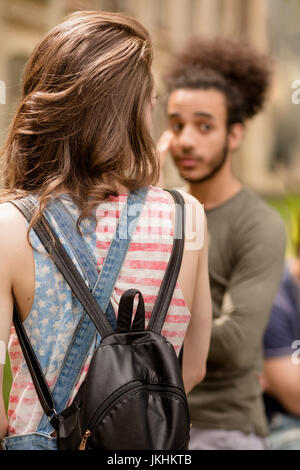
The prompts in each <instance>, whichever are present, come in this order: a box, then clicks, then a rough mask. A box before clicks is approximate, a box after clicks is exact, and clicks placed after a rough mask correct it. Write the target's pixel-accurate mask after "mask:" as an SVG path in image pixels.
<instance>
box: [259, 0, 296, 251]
mask: <svg viewBox="0 0 300 470" xmlns="http://www.w3.org/2000/svg"><path fill="white" fill-rule="evenodd" d="M299 1H300V0H299ZM266 200H267V202H268V203H269V204H270V205H271V206H272V207H274V209H276V210H277V211H278V212H279V214H280V215H281V217H282V218H283V220H284V222H285V225H286V229H287V250H286V255H287V256H288V257H291V256H297V255H298V254H299V248H300V195H298V194H293V193H290V194H288V195H287V196H286V197H285V198H267V199H266Z"/></svg>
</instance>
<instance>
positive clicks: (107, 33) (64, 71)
mask: <svg viewBox="0 0 300 470" xmlns="http://www.w3.org/2000/svg"><path fill="white" fill-rule="evenodd" d="M151 63H152V46H151V40H150V37H149V34H148V32H147V31H146V30H145V28H144V27H143V26H142V25H141V24H140V23H139V22H137V21H136V20H134V19H132V18H130V17H128V16H126V15H124V14H118V13H108V12H99V11H84V12H76V13H73V14H72V15H70V16H69V17H68V18H67V19H66V20H65V21H64V22H63V23H61V24H59V25H58V26H56V27H55V28H54V29H52V30H51V31H50V32H49V33H48V34H47V35H46V37H45V38H44V39H43V40H42V41H41V42H40V43H39V44H38V45H37V47H36V48H35V50H34V51H33V54H32V55H31V57H30V59H29V61H28V63H27V65H26V68H25V72H24V76H23V82H22V95H21V100H20V103H19V105H18V108H17V111H16V113H15V116H14V119H13V121H12V124H11V127H10V131H9V135H8V138H7V141H6V143H5V146H4V148H3V150H2V154H3V155H4V187H5V188H6V194H9V195H10V197H11V196H12V197H21V196H24V195H27V194H33V195H36V196H37V197H38V199H39V202H40V204H39V211H38V212H37V214H36V216H35V217H34V219H33V222H32V224H31V226H32V225H33V224H34V223H35V222H36V220H37V218H38V217H39V216H40V214H41V213H42V212H43V210H44V208H45V206H46V204H47V202H48V200H49V199H50V198H51V197H53V196H55V195H57V194H59V193H61V192H63V193H67V194H69V195H70V196H71V197H72V199H73V200H74V202H76V204H77V205H78V207H79V208H80V210H81V216H80V219H79V222H80V220H82V219H83V218H84V217H85V216H87V215H89V214H90V213H91V211H92V209H93V208H94V207H95V206H96V205H97V204H99V202H101V201H103V200H105V199H106V198H107V197H108V196H109V195H111V194H117V193H118V188H119V187H120V185H121V186H123V187H125V188H127V189H128V190H136V189H138V188H141V187H144V186H148V185H149V184H155V182H156V181H157V178H158V160H157V157H156V154H155V146H154V143H153V141H152V138H151V135H150V129H149V123H148V122H147V121H148V118H149V116H148V113H149V107H150V104H151V93H152V89H153V79H152V74H151Z"/></svg>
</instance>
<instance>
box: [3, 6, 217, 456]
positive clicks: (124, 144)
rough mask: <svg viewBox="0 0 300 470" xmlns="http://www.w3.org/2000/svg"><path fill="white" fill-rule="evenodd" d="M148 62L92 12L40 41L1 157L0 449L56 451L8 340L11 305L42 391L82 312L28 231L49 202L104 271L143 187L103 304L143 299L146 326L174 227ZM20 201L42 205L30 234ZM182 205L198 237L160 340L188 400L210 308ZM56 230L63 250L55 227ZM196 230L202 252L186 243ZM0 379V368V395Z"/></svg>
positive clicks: (118, 20) (145, 52)
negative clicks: (157, 144) (121, 222)
mask: <svg viewBox="0 0 300 470" xmlns="http://www.w3.org/2000/svg"><path fill="white" fill-rule="evenodd" d="M151 62H152V49H151V42H150V38H149V35H148V33H147V31H146V30H145V29H144V28H143V26H141V25H140V24H139V23H138V22H137V21H136V20H134V19H131V18H129V17H127V16H125V15H122V14H115V13H103V12H96V11H89V12H77V13H74V14H73V15H71V16H70V17H69V18H67V19H66V20H65V21H64V22H63V23H62V24H60V25H58V26H57V27H55V28H54V29H53V30H52V31H50V32H49V33H48V34H47V35H46V37H45V38H44V39H43V40H42V41H41V42H40V44H39V45H38V46H37V47H36V49H35V50H34V52H33V54H32V56H31V58H30V59H29V62H28V64H27V67H26V69H25V73H24V78H23V86H22V98H21V102H20V104H19V106H18V109H17V111H16V114H15V117H14V120H13V122H12V125H11V129H10V132H9V135H8V139H7V142H6V145H5V148H4V152H3V153H4V157H5V164H4V175H5V186H6V193H5V195H4V197H3V201H4V203H3V204H2V205H1V206H0V251H1V253H0V312H1V315H0V340H1V341H2V342H4V343H5V344H6V345H8V350H9V354H10V359H11V365H12V373H13V382H12V390H11V394H10V402H9V409H8V418H6V415H5V410H4V405H3V401H2V399H1V402H0V423H1V424H0V437H3V436H7V435H8V436H9V437H8V439H5V440H4V442H5V444H4V447H6V448H11V449H12V448H16V446H17V448H31V449H34V448H41V447H42V444H40V441H41V439H39V438H41V435H43V438H44V441H45V439H46V444H45V445H44V444H43V446H44V447H43V448H49V449H54V448H55V437H53V436H51V432H50V430H49V428H43V429H42V428H41V422H42V421H43V411H42V408H41V405H40V403H39V401H38V398H37V395H36V393H35V390H34V387H33V385H32V382H31V378H30V375H29V372H28V369H27V367H26V364H25V363H24V359H23V356H22V354H21V350H20V346H19V343H18V340H17V338H16V335H15V332H14V330H13V329H12V330H11V326H12V313H13V299H15V301H16V303H17V305H18V308H19V313H20V317H21V320H22V322H23V324H24V326H25V329H26V331H27V334H28V336H29V338H30V341H31V344H32V346H33V348H34V350H35V352H36V355H37V357H38V360H39V362H40V364H41V367H42V369H43V372H44V374H45V376H46V379H47V381H48V383H49V386H50V388H51V389H52V388H53V387H54V384H55V381H56V379H57V374H58V371H59V370H60V368H61V366H62V363H63V359H64V356H65V354H66V351H67V349H68V345H69V343H70V339H71V338H72V334H73V332H74V330H75V328H76V325H77V324H78V321H79V318H80V314H81V309H80V305H79V304H78V302H77V301H76V299H75V298H74V296H73V295H72V293H71V290H70V288H69V286H68V285H67V284H66V283H65V282H64V280H63V279H62V278H61V276H60V274H59V272H58V270H57V268H56V266H55V265H54V263H53V262H52V260H51V259H50V258H49V257H48V256H45V254H44V250H43V247H42V246H41V244H40V243H39V241H38V239H37V237H36V235H35V233H34V232H33V230H32V226H33V225H34V223H35V221H36V220H37V219H38V218H39V216H40V215H41V214H42V213H43V212H44V210H45V208H47V207H48V206H47V205H48V204H49V202H50V201H51V200H54V199H55V200H57V199H59V200H60V201H61V202H62V203H63V205H64V206H65V208H66V210H67V211H68V213H69V214H70V215H71V217H73V218H74V220H77V226H78V228H80V229H81V232H80V233H81V234H82V235H81V236H82V237H83V238H84V241H85V243H86V246H87V248H88V249H89V252H90V253H91V256H92V258H93V260H94V263H95V266H97V269H98V272H100V274H101V268H102V265H103V262H104V260H105V257H106V254H107V251H108V248H109V245H110V242H111V239H112V236H113V233H114V230H115V227H116V223H117V220H118V218H119V215H120V212H121V210H122V207H124V204H125V203H126V200H127V199H128V194H129V192H130V191H134V190H139V189H141V188H147V196H146V199H145V201H144V207H143V209H142V211H141V214H140V217H139V220H138V221H137V225H136V227H135V230H134V231H133V234H132V243H131V244H130V246H129V250H128V252H127V254H126V257H125V261H124V263H123V265H122V268H121V270H120V272H119V276H118V278H117V281H116V284H115V286H111V287H112V294H111V297H110V300H111V304H112V307H113V311H114V312H117V308H118V302H119V300H120V296H121V294H122V293H123V292H124V291H125V290H127V289H128V288H131V287H136V288H137V289H139V290H140V291H141V292H142V293H143V294H144V298H145V306H146V313H148V320H149V317H150V315H151V308H152V307H153V304H154V302H155V299H156V297H157V293H158V290H159V286H160V283H161V280H162V278H163V274H164V269H165V267H166V265H167V262H168V259H169V256H170V250H171V247H172V242H173V219H174V203H173V199H172V196H171V195H170V194H169V193H167V192H165V191H163V190H162V189H160V188H158V187H155V186H153V185H154V184H155V183H156V181H157V179H158V160H157V157H156V154H155V148H154V146H153V141H152V139H151V135H150V125H151V108H152V106H153V104H154V101H155V97H154V91H153V78H152V74H151ZM27 195H32V196H33V197H34V198H35V199H36V201H38V203H39V209H38V211H37V213H36V214H35V216H34V219H33V221H32V223H31V224H30V225H29V227H28V226H27V223H26V222H25V219H24V217H23V216H22V215H21V213H20V212H18V210H17V209H16V207H14V206H13V205H12V204H11V203H9V202H7V201H9V200H12V199H14V198H18V197H23V196H27ZM184 198H185V201H186V205H187V209H189V210H187V221H186V222H187V227H190V231H191V232H193V236H194V239H195V240H193V239H192V238H191V239H190V240H189V234H188V233H187V237H186V239H187V243H186V245H185V249H184V254H183V261H182V266H181V271H180V274H179V278H178V284H177V286H176V289H175V291H174V295H173V299H172V302H171V304H170V308H169V311H168V316H167V318H166V321H165V324H164V329H163V332H162V333H163V335H165V336H166V337H167V338H168V339H169V340H170V341H171V343H172V344H173V345H174V348H175V350H176V352H177V353H179V350H180V348H181V345H182V343H183V339H184V341H185V348H184V357H183V379H184V385H185V389H186V392H187V393H188V392H189V391H190V390H191V389H192V388H193V386H194V385H195V384H196V383H198V382H199V381H201V380H202V379H203V377H204V375H205V362H206V357H207V353H208V345H209V338H210V326H211V301H210V291H209V281H208V270H207V243H206V226H205V217H204V213H203V210H202V208H201V206H200V205H199V203H198V202H197V201H196V199H194V198H193V197H191V196H189V195H187V194H184ZM5 201H6V202H5ZM91 217H92V220H91ZM197 217H198V218H197ZM199 217H200V218H199ZM93 221H94V222H95V224H93V223H92V222H93ZM53 223H54V225H55V222H53ZM55 229H56V231H57V232H58V234H59V235H60V237H61V238H62V241H63V243H64V244H65V246H67V243H66V240H65V238H64V236H63V230H62V228H61V227H59V226H57V225H55ZM203 233H204V234H205V236H204V243H202V244H201V243H198V244H197V243H196V242H197V240H199V239H200V238H201V235H202V234H203ZM141 237H142V238H141ZM154 240H155V243H153V241H154ZM100 288H101V286H100V287H99V288H98V290H99V289H100ZM96 291H97V289H96ZM96 293H97V292H96ZM114 315H115V313H114ZM10 333H11V334H10ZM93 350H94V346H93V347H91V350H90V353H89V355H88V358H87V360H86V363H85V366H84V367H83V369H82V371H81V374H80V376H79V378H78V381H77V385H76V386H75V388H74V390H73V393H72V395H71V397H70V401H71V400H72V399H73V397H74V394H75V393H76V390H78V387H79V385H80V384H81V383H82V381H83V379H84V377H85V375H86V372H87V369H88V365H89V361H90V359H91V355H92V351H93ZM2 375H3V365H0V384H2ZM1 392H2V390H1ZM1 396H2V393H1ZM45 429H47V430H45ZM24 436H25V437H26V439H25V438H24ZM44 441H43V442H44Z"/></svg>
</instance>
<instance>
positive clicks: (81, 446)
mask: <svg viewBox="0 0 300 470" xmlns="http://www.w3.org/2000/svg"><path fill="white" fill-rule="evenodd" d="M90 435H91V431H90V430H89V429H87V430H86V431H85V433H84V435H83V438H82V440H81V442H80V446H79V447H78V450H85V447H86V441H87V440H88V438H89V437H90Z"/></svg>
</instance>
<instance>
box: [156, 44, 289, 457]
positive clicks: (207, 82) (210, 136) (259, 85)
mask: <svg viewBox="0 0 300 470" xmlns="http://www.w3.org/2000/svg"><path fill="white" fill-rule="evenodd" d="M165 81H166V85H167V89H168V92H169V98H168V105H167V110H168V120H169V130H168V131H166V133H165V134H163V136H162V138H161V140H160V142H159V145H158V148H159V149H160V150H161V149H163V151H162V152H161V153H162V160H163V159H164V158H165V153H166V149H168V150H169V151H170V153H171V155H172V157H173V159H174V162H175V164H176V166H177V168H178V170H179V172H180V175H181V177H182V178H183V179H184V180H185V181H186V182H187V188H186V189H187V191H188V192H189V193H190V194H192V195H193V196H195V197H196V198H197V199H198V200H199V201H200V202H201V203H203V204H204V208H205V210H206V217H207V225H208V232H209V271H210V283H211V293H212V300H213V317H214V320H213V327H212V335H211V345H210V352H209V356H208V361H207V375H206V377H205V379H204V380H203V382H202V383H201V384H199V385H197V386H196V387H195V388H194V389H193V390H192V392H191V393H190V394H189V405H190V412H191V418H192V423H193V427H192V430H191V442H190V449H192V450H193V449H253V450H254V449H264V448H265V436H267V434H268V427H267V422H266V418H265V412H264V406H263V400H262V391H261V387H260V383H259V373H260V371H261V365H262V338H263V333H264V330H265V327H266V324H267V321H268V318H269V314H270V310H271V306H272V301H273V298H274V296H275V293H276V290H277V288H278V285H279V282H280V277H281V273H282V267H283V262H284V252H285V229H284V224H283V222H282V221H281V220H280V218H279V216H278V215H277V213H275V211H273V209H271V208H270V207H269V206H268V205H267V204H266V203H265V202H264V201H263V200H262V199H261V198H259V197H258V196H257V195H256V194H254V193H253V192H252V191H251V190H250V189H248V188H246V187H244V186H243V185H242V184H241V182H240V181H239V180H238V179H237V178H236V176H235V175H234V173H233V171H232V165H231V163H232V154H233V152H234V151H235V150H236V149H237V148H238V147H239V145H240V143H241V141H242V138H243V135H244V130H245V122H246V121H247V119H249V118H251V117H252V116H254V115H255V114H256V113H257V112H258V111H259V110H260V109H261V108H262V105H263V102H264V99H265V94H266V91H267V89H268V85H269V81H270V71H269V68H268V65H267V61H266V58H265V57H263V56H261V55H260V54H258V53H257V52H255V51H254V50H252V49H251V48H250V47H249V46H246V45H242V44H240V43H236V42H234V41H231V40H224V39H222V40H213V41H207V40H198V39H195V40H193V41H192V42H191V43H189V44H188V45H187V46H186V48H184V49H183V50H182V51H181V52H179V53H178V54H177V55H175V56H174V58H173V60H172V62H171V63H170V65H169V68H168V70H167V73H166V75H165Z"/></svg>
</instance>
